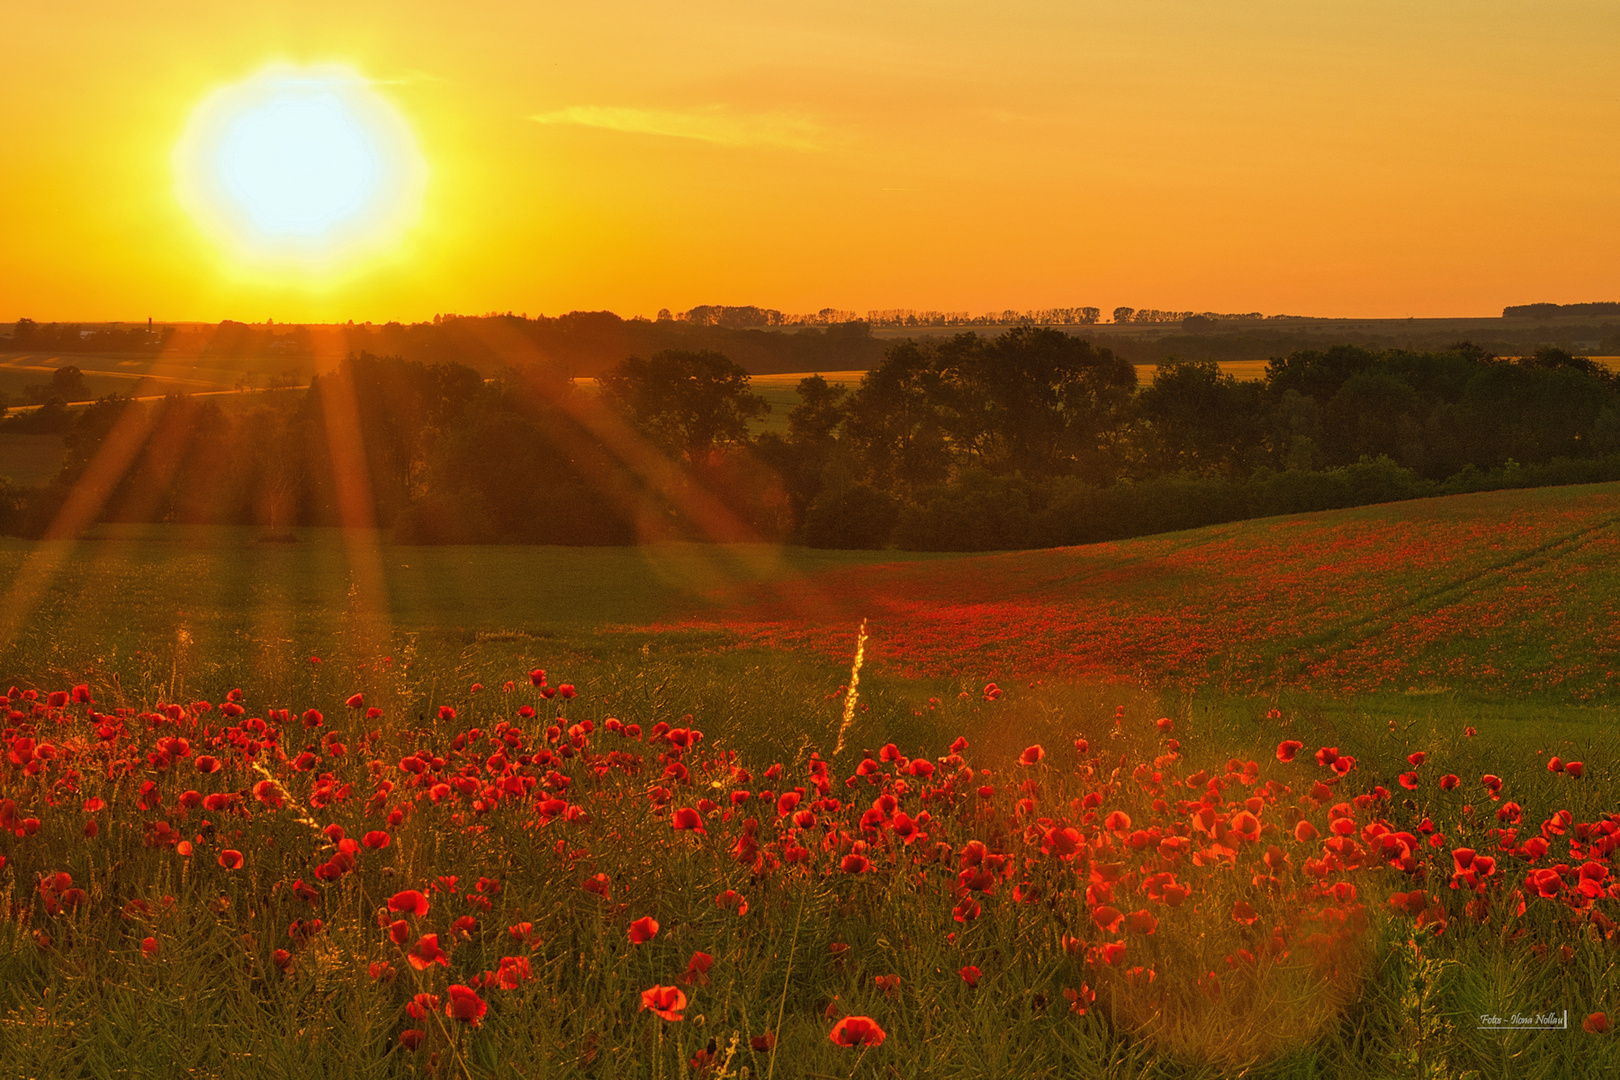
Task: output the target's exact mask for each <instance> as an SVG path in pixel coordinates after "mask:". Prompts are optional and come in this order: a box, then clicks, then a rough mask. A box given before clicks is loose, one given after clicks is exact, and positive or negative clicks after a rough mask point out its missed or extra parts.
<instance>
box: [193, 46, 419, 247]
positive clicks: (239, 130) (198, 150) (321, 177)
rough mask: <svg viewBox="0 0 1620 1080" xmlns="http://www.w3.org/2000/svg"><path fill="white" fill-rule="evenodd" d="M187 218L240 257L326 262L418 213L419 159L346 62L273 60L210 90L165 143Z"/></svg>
mask: <svg viewBox="0 0 1620 1080" xmlns="http://www.w3.org/2000/svg"><path fill="white" fill-rule="evenodd" d="M174 167H175V181H176V191H177V194H178V196H179V198H180V201H181V202H182V204H183V205H184V206H185V207H186V209H187V210H188V211H189V212H190V213H191V215H192V216H193V218H194V219H195V220H196V222H197V224H198V225H199V226H200V227H201V228H202V229H203V230H204V231H205V232H206V233H207V234H208V235H209V236H210V237H211V238H212V239H214V240H215V241H216V242H218V243H219V244H220V245H221V246H222V247H223V248H225V249H226V250H227V251H228V252H229V253H230V254H231V255H232V256H234V257H236V258H238V259H240V260H242V261H243V262H245V263H248V264H255V265H266V264H268V265H272V266H273V265H277V264H282V265H292V266H294V267H296V268H298V269H301V270H307V269H312V268H319V269H326V268H333V267H339V266H342V265H343V264H344V263H347V262H350V261H353V260H355V259H357V258H362V257H364V256H366V255H368V254H376V253H379V252H383V251H386V250H387V249H388V248H389V247H390V246H391V245H393V244H394V243H395V242H397V240H398V239H399V237H400V236H401V234H402V233H403V232H404V231H405V230H406V229H408V228H409V227H410V226H411V225H412V224H413V223H414V221H415V219H416V217H417V216H418V214H419V213H420V208H421V199H422V189H423V185H424V181H425V174H426V167H425V164H424V162H423V160H422V157H421V154H420V152H419V151H418V149H417V147H416V144H415V139H414V137H413V136H412V134H411V131H410V129H409V127H408V126H407V125H406V123H405V121H404V120H403V118H402V117H400V115H399V114H398V112H397V111H395V110H394V109H393V108H392V107H391V106H390V105H389V103H388V102H387V101H386V100H384V99H383V98H382V97H381V96H380V95H378V94H377V93H376V92H375V91H374V90H373V89H372V88H371V86H370V85H369V84H368V83H367V82H366V81H365V80H364V79H363V78H362V77H361V76H360V75H358V74H357V73H355V72H354V71H352V70H350V69H346V68H343V67H339V66H334V65H328V66H322V67H315V68H307V69H299V68H294V67H291V66H288V65H276V66H273V67H270V68H267V69H265V70H264V71H262V72H260V73H259V74H257V75H255V76H253V77H251V78H249V79H246V80H244V81H242V82H240V83H236V84H233V85H230V86H227V87H224V88H221V89H219V90H216V91H215V92H213V93H212V94H210V95H209V96H208V97H207V98H206V99H204V100H203V101H202V103H201V104H199V105H198V106H197V109H196V111H195V112H194V113H193V114H192V117H191V120H190V123H189V124H188V125H187V128H186V131H185V134H184V135H183V136H182V138H181V140H180V142H179V143H178V145H177V146H176V148H175V154H174Z"/></svg>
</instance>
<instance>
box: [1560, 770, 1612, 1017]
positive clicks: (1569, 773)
mask: <svg viewBox="0 0 1620 1080" xmlns="http://www.w3.org/2000/svg"><path fill="white" fill-rule="evenodd" d="M1584 771H1586V766H1585V765H1583V764H1581V763H1580V762H1579V761H1566V762H1564V775H1565V776H1573V777H1574V778H1575V779H1577V780H1579V779H1580V778H1581V773H1582V772H1584ZM1594 1015H1596V1016H1602V1015H1603V1014H1602V1013H1595V1014H1594Z"/></svg>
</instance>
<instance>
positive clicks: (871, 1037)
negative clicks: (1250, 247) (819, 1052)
mask: <svg viewBox="0 0 1620 1080" xmlns="http://www.w3.org/2000/svg"><path fill="white" fill-rule="evenodd" d="M828 1037H829V1038H830V1039H831V1040H832V1041H833V1042H835V1043H837V1044H838V1045H839V1046H882V1045H883V1040H884V1039H886V1038H888V1036H887V1035H886V1034H885V1033H884V1031H883V1029H882V1028H880V1027H878V1026H877V1021H875V1020H873V1019H872V1018H871V1017H870V1016H846V1017H844V1018H843V1019H842V1020H840V1021H838V1023H837V1024H835V1025H833V1029H832V1034H831V1035H830V1036H828Z"/></svg>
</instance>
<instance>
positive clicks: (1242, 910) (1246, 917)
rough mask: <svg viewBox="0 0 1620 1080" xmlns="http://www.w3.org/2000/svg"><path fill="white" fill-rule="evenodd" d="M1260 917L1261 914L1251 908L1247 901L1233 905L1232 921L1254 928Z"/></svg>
mask: <svg viewBox="0 0 1620 1080" xmlns="http://www.w3.org/2000/svg"><path fill="white" fill-rule="evenodd" d="M1259 917H1260V914H1259V912H1257V911H1255V910H1254V908H1253V907H1251V906H1250V904H1249V902H1248V901H1247V900H1239V901H1238V902H1237V903H1235V904H1233V905H1232V921H1233V922H1240V923H1242V924H1243V925H1245V926H1253V925H1254V920H1256V919H1258V918H1259Z"/></svg>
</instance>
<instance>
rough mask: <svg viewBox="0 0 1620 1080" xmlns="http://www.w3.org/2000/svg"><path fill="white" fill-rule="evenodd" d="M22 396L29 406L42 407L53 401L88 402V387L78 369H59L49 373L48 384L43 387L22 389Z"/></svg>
mask: <svg viewBox="0 0 1620 1080" xmlns="http://www.w3.org/2000/svg"><path fill="white" fill-rule="evenodd" d="M23 395H24V396H25V397H26V398H27V399H28V402H29V404H31V405H43V404H45V403H46V402H47V401H51V400H53V399H54V400H57V401H62V402H69V401H89V400H90V385H89V384H88V383H86V382H85V381H84V372H82V371H80V370H79V369H78V368H76V367H59V368H57V369H56V370H55V371H53V372H51V381H50V382H48V383H45V384H44V385H43V386H41V385H38V384H36V385H34V386H28V387H24V388H23Z"/></svg>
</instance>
